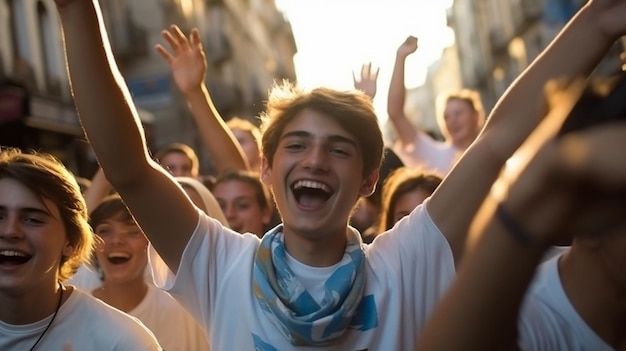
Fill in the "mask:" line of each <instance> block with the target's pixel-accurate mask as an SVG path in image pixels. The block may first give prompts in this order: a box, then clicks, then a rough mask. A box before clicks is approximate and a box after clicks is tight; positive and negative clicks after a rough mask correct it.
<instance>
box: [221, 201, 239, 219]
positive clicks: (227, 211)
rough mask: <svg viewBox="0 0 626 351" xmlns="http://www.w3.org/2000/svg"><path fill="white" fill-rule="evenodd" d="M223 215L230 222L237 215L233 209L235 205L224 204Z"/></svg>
mask: <svg viewBox="0 0 626 351" xmlns="http://www.w3.org/2000/svg"><path fill="white" fill-rule="evenodd" d="M223 210H224V216H226V220H227V221H228V222H229V223H230V222H231V221H232V220H233V219H235V217H237V211H235V206H234V205H233V204H228V205H226V206H224V209H223Z"/></svg>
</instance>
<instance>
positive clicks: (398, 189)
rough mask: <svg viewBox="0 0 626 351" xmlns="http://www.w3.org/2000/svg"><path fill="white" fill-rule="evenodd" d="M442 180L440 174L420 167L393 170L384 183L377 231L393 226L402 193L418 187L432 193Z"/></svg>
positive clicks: (380, 231)
mask: <svg viewBox="0 0 626 351" xmlns="http://www.w3.org/2000/svg"><path fill="white" fill-rule="evenodd" d="M441 181H442V178H441V177H440V176H438V175H436V174H434V173H425V172H423V171H421V170H419V169H413V168H408V167H400V168H398V169H396V170H395V171H393V172H392V173H391V174H390V175H389V177H387V180H386V181H385V183H384V185H383V195H382V209H381V216H380V221H379V225H378V231H377V232H378V233H382V232H384V231H385V230H388V229H390V228H391V227H393V225H394V224H395V223H394V218H393V212H394V211H395V209H396V203H397V202H398V199H399V198H400V197H401V196H402V195H405V194H407V193H409V192H411V191H413V190H417V189H421V190H423V191H425V192H426V193H428V194H432V193H434V192H435V189H437V187H438V186H439V184H441Z"/></svg>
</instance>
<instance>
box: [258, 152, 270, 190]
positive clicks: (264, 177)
mask: <svg viewBox="0 0 626 351" xmlns="http://www.w3.org/2000/svg"><path fill="white" fill-rule="evenodd" d="M271 174H272V165H270V164H269V162H268V161H267V158H265V157H262V158H261V174H260V178H261V182H263V184H265V185H268V186H269V185H272V182H271V180H270V175H271Z"/></svg>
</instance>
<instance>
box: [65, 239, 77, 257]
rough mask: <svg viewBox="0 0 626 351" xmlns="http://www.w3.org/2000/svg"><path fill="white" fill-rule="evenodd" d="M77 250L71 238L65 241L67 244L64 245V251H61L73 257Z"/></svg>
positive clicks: (66, 255)
mask: <svg viewBox="0 0 626 351" xmlns="http://www.w3.org/2000/svg"><path fill="white" fill-rule="evenodd" d="M75 252H76V248H75V247H74V245H72V244H71V243H70V241H69V240H67V241H66V242H65V246H63V251H62V252H61V254H62V255H63V257H72V256H74V253H75Z"/></svg>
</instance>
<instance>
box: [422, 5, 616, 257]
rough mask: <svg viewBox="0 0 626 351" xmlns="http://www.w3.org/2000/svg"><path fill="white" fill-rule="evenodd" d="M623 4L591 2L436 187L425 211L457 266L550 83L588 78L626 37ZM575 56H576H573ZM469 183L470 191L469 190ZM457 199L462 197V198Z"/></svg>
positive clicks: (532, 124)
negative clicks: (474, 224) (470, 230)
mask: <svg viewBox="0 0 626 351" xmlns="http://www.w3.org/2000/svg"><path fill="white" fill-rule="evenodd" d="M624 16H626V2H624V1H620V0H592V1H590V2H589V3H587V5H585V7H583V9H582V10H581V11H580V12H579V13H578V15H577V16H576V17H574V19H572V21H571V22H570V23H569V24H568V25H567V26H566V27H565V29H564V30H563V32H562V33H561V34H560V35H559V36H558V37H557V38H556V39H555V40H554V41H553V42H552V44H551V45H550V46H548V48H547V49H546V50H544V52H543V53H542V54H541V55H540V56H539V57H538V58H537V59H536V60H535V61H534V62H533V63H532V64H531V65H530V66H529V67H528V68H527V69H526V70H525V71H524V72H523V73H522V74H521V76H520V77H519V78H518V79H517V80H516V81H515V82H514V83H513V84H512V85H511V87H510V88H509V89H508V90H507V91H506V93H505V94H504V95H503V96H502V97H501V98H500V100H499V101H498V103H497V104H496V106H495V108H494V109H493V110H492V113H491V116H490V118H489V121H488V123H487V124H486V126H485V129H484V130H483V132H482V133H481V134H480V135H479V137H478V138H477V140H476V141H475V142H474V144H473V145H472V146H470V148H469V149H468V150H467V151H466V152H465V154H464V155H463V157H462V158H461V159H460V160H459V162H458V163H457V165H456V166H455V168H454V169H453V170H452V172H451V173H449V174H448V176H447V177H446V179H445V180H444V181H443V183H442V184H441V185H440V186H439V188H438V189H437V191H435V194H434V195H433V197H432V199H431V201H430V202H429V203H428V210H429V213H430V215H431V216H432V218H433V220H434V221H435V223H436V224H437V226H438V227H439V229H440V230H441V231H442V233H443V234H444V235H445V236H446V238H447V240H448V242H449V244H450V247H451V249H452V252H453V254H454V257H455V260H456V262H457V263H458V262H459V260H460V258H461V255H462V252H463V248H464V245H465V240H466V238H467V232H468V231H467V228H469V226H470V223H471V221H472V218H473V217H474V215H475V213H476V211H477V210H478V208H479V207H480V204H481V203H482V201H483V199H484V198H485V196H486V194H487V193H488V191H489V188H490V187H491V184H492V183H493V182H494V180H495V179H496V177H497V176H498V173H499V172H500V169H501V168H502V166H503V165H504V162H505V161H506V160H507V159H508V158H509V156H511V155H512V154H513V152H514V151H515V150H516V149H517V148H518V147H519V146H520V145H521V143H522V142H523V141H524V140H525V139H526V137H527V136H528V135H529V134H530V133H531V132H532V131H533V129H534V128H535V127H536V126H537V125H538V124H539V122H540V121H541V118H542V117H543V113H542V111H541V109H540V108H539V107H537V108H536V109H533V108H529V106H539V101H541V94H542V92H543V89H544V86H545V84H546V82H547V81H548V80H551V79H554V78H560V77H587V76H588V75H589V74H590V73H591V71H592V70H593V68H594V67H595V66H596V65H597V63H598V62H599V61H600V59H601V58H602V56H603V55H604V54H605V53H606V52H607V51H608V49H609V48H610V47H611V45H612V44H613V43H614V42H615V40H617V39H618V38H619V37H620V36H621V35H622V34H623V33H624V32H626V22H625V21H623V18H624ZM572 52H576V53H577V54H576V55H571V53H572ZM468 180H471V186H468ZM459 194H463V195H462V196H460V195H459Z"/></svg>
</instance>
